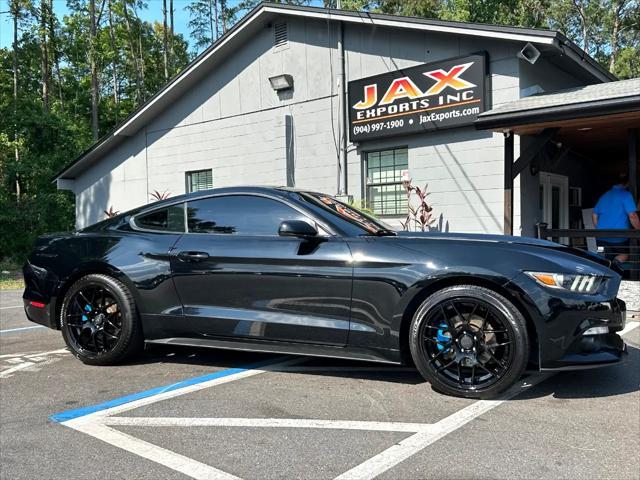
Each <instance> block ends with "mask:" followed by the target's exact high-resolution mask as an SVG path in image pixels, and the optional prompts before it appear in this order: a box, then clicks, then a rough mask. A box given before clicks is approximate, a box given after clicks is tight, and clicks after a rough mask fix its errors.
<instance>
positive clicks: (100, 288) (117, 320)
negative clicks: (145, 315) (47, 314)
mask: <svg viewBox="0 0 640 480" xmlns="http://www.w3.org/2000/svg"><path fill="white" fill-rule="evenodd" d="M60 328H61V330H62V336H63V338H64V341H65V342H66V344H67V346H68V347H69V349H70V350H71V352H72V353H73V354H74V355H75V356H76V357H78V358H79V359H80V360H82V362H84V363H86V364H89V365H113V364H116V363H120V362H122V361H124V360H126V359H127V358H129V357H131V356H132V355H134V354H135V353H137V352H138V351H139V350H140V349H141V347H142V343H143V338H142V329H141V327H140V321H139V319H138V315H137V311H136V306H135V302H134V300H133V296H132V295H131V292H130V291H129V289H128V288H127V287H126V286H125V285H124V284H123V283H122V282H120V281H118V280H117V279H115V278H113V277H110V276H107V275H102V274H91V275H87V276H85V277H82V278H81V279H79V280H78V281H76V282H75V283H74V284H73V285H72V286H71V288H69V290H68V291H67V293H66V295H65V297H64V300H63V303H62V307H61V309H60Z"/></svg>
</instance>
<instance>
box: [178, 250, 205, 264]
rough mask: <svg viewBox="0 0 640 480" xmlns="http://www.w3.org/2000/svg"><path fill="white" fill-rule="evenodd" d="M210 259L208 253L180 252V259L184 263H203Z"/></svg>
mask: <svg viewBox="0 0 640 480" xmlns="http://www.w3.org/2000/svg"><path fill="white" fill-rule="evenodd" d="M207 258H209V254H208V253H207V252H180V253H178V259H179V260H181V261H183V262H202V261H203V260H206V259H207Z"/></svg>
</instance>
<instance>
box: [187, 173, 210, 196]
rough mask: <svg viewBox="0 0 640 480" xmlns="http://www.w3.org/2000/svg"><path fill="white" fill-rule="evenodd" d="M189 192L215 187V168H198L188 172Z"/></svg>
mask: <svg viewBox="0 0 640 480" xmlns="http://www.w3.org/2000/svg"><path fill="white" fill-rule="evenodd" d="M185 175H186V178H187V193H191V192H198V191H200V190H209V189H210V188H213V170H211V169H208V170H196V171H194V172H187V173H186V174H185Z"/></svg>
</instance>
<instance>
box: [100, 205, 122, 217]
mask: <svg viewBox="0 0 640 480" xmlns="http://www.w3.org/2000/svg"><path fill="white" fill-rule="evenodd" d="M119 213H120V211H119V210H114V209H113V205H111V206H110V207H109V210H105V211H104V214H105V215H106V216H107V218H113V217H115V216H116V215H118V214H119Z"/></svg>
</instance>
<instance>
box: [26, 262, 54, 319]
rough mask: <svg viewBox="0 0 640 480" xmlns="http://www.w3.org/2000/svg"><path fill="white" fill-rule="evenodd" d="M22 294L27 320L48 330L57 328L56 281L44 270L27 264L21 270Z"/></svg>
mask: <svg viewBox="0 0 640 480" xmlns="http://www.w3.org/2000/svg"><path fill="white" fill-rule="evenodd" d="M22 273H23V275H24V284H25V288H24V293H23V294H22V300H23V303H24V311H25V314H26V315H27V318H28V319H29V320H30V321H32V322H34V323H38V324H40V325H44V326H45V327H49V328H56V329H57V328H58V326H57V321H56V296H55V292H56V291H57V287H58V284H59V282H58V279H57V278H55V277H54V276H53V275H52V274H51V273H50V272H48V271H47V270H45V269H44V268H40V267H37V266H35V265H32V264H31V263H29V262H27V263H26V264H25V265H24V267H23V268H22Z"/></svg>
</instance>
